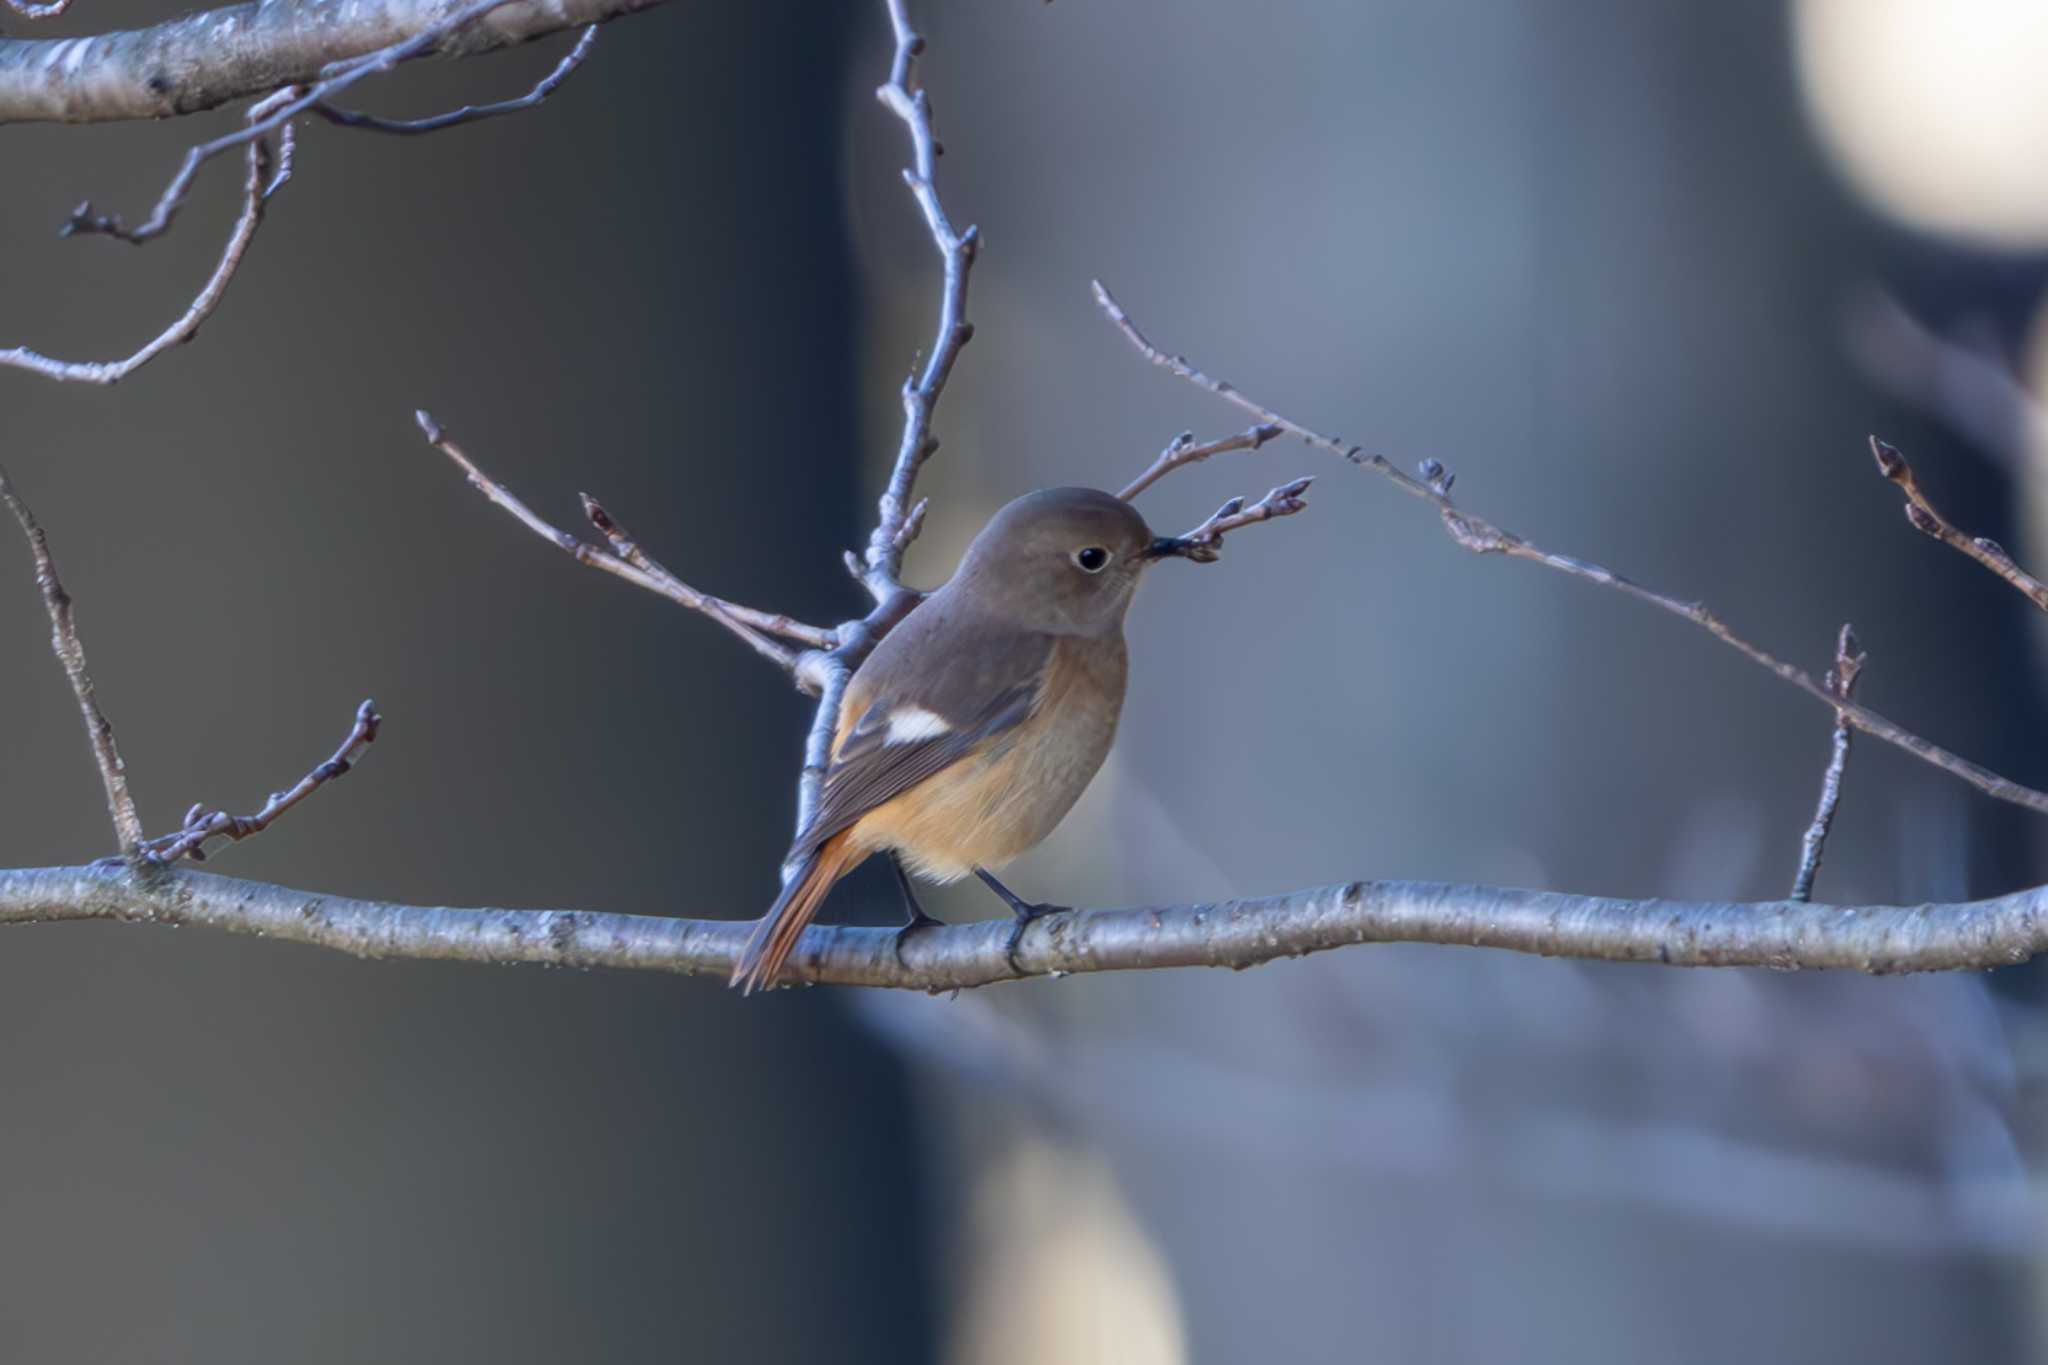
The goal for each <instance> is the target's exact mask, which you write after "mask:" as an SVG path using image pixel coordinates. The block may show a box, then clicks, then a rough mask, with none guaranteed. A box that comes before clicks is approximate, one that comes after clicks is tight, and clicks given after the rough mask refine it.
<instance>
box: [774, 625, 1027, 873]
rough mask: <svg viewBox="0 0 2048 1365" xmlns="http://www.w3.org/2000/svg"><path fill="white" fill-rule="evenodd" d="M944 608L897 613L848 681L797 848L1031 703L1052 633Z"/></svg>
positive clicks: (1008, 724) (963, 750)
mask: <svg viewBox="0 0 2048 1365" xmlns="http://www.w3.org/2000/svg"><path fill="white" fill-rule="evenodd" d="M947 606H948V603H947V601H946V599H945V598H944V596H943V594H941V595H936V596H934V597H932V598H931V599H929V600H927V601H926V602H925V603H924V604H923V605H921V606H919V607H918V609H917V610H916V611H914V612H912V613H911V614H910V615H909V616H907V617H905V618H904V620H903V623H902V624H901V625H899V626H897V627H896V629H895V630H893V631H891V632H889V634H888V636H887V637H886V638H884V639H883V641H882V643H881V644H880V645H879V646H877V648H876V649H875V652H874V653H873V654H871V655H869V656H868V660H867V662H866V663H864V664H862V665H861V667H860V669H859V671H858V672H856V673H855V674H854V676H853V680H852V681H851V682H850V683H849V684H848V685H847V689H846V701H845V704H844V705H843V706H842V708H841V710H840V719H839V737H838V740H837V741H836V742H835V744H834V745H833V751H832V765H831V767H830V768H828V769H827V770H826V772H825V785H824V790H823V791H822V792H821V793H820V795H819V799H818V813H817V816H816V817H815V818H814V819H813V820H812V821H811V824H810V826H809V828H807V829H805V831H804V833H803V836H802V837H801V838H799V839H798V840H797V845H796V849H795V850H794V851H795V852H799V853H802V852H807V851H809V850H811V849H815V848H817V847H818V846H819V845H821V844H823V843H824V842H825V841H826V840H827V839H830V838H831V837H832V836H833V835H835V834H838V833H839V832H840V831H842V830H844V829H846V828H848V827H849V826H851V825H852V824H853V823H854V822H855V821H857V820H859V819H860V818H861V816H863V815H865V814H867V813H868V812H869V811H871V810H873V809H874V808H875V807H877V806H879V805H882V804H883V803H885V802H888V801H892V800H894V799H895V798H896V797H898V796H901V795H902V794H903V793H904V792H906V791H909V790H910V789H911V788H912V787H914V786H916V785H917V784H918V783H920V782H922V781H924V780H925V779H926V778H928V777H930V776H932V775H933V774H934V773H937V772H940V771H942V770H944V769H945V768H948V767H951V766H952V765H953V764H955V763H957V762H959V761H960V760H961V759H963V758H965V757H967V756H969V755H970V754H974V753H977V752H979V751H981V750H982V749H984V748H985V747H987V746H988V745H990V744H992V743H996V742H998V741H999V739H1000V737H1001V736H1002V735H1003V733H1004V732H1005V731H1008V730H1011V729H1014V728H1015V727H1016V726H1017V725H1019V724H1021V723H1022V722H1023V721H1024V720H1025V718H1026V717H1028V716H1029V715H1030V714H1031V712H1032V710H1033V709H1034V708H1035V707H1036V706H1037V705H1038V697H1039V693H1040V691H1041V690H1042V688H1043V685H1044V681H1045V671H1046V665H1047V664H1048V663H1049V662H1050V660H1051V658H1052V645H1053V641H1052V637H1051V636H1049V635H1039V634H1034V633H1031V632H1027V631H1020V630H1017V629H1015V628H1002V627H997V626H994V625H991V624H988V623H985V622H981V621H973V620H961V619H959V617H957V616H956V615H955V614H954V613H952V612H950V611H949V610H947ZM921 618H922V619H921Z"/></svg>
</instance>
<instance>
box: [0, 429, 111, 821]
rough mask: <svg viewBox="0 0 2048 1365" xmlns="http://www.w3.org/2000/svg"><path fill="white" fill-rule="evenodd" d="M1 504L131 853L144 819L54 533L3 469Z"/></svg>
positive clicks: (0, 480)
mask: <svg viewBox="0 0 2048 1365" xmlns="http://www.w3.org/2000/svg"><path fill="white" fill-rule="evenodd" d="M0 503H5V504H6V505H7V510H8V511H10V512H12V513H14V519H15V520H16V521H18V522H20V523H21V533H22V534H23V535H25V536H27V537H28V548H29V553H30V554H32V555H34V556H35V561H36V586H37V587H38V588H41V589H42V591H43V606H44V608H45V609H46V610H47V611H48V612H49V613H50V648H51V650H52V651H54V652H55V654H56V655H57V662H58V663H60V664H62V665H64V676H65V677H67V678H69V679H70V680H71V695H72V696H74V697H76V698H77V699H78V714H79V715H80V717H82V718H83V719H84V721H85V736H86V738H87V739H88V740H89V741H90V742H91V744H92V757H93V762H94V763H95V764H97V765H98V766H99V770H100V785H101V786H102V787H104V788H105V789H106V793H107V813H108V814H109V815H110V816H112V817H113V821H114V838H115V839H116V841H117V842H118V843H119V844H120V848H121V854H122V856H123V857H132V856H134V854H135V851H136V848H137V847H138V846H139V845H140V844H141V842H142V819H141V817H140V816H138V815H136V813H135V798H134V797H133V796H131V795H129V793H128V770H127V765H125V764H123V763H122V762H121V751H120V750H119V749H118V748H116V747H115V746H114V727H113V726H112V725H110V724H108V722H107V717H106V713H105V712H103V711H101V710H100V703H99V695H98V693H97V692H96V691H95V690H94V688H93V685H92V672H91V670H90V669H88V668H87V667H86V664H85V645H84V644H83V643H82V642H81V641H80V640H79V638H78V622H77V621H76V620H75V619H73V616H72V611H71V594H70V593H68V592H66V591H64V582H63V580H62V579H60V578H58V577H57V562H56V560H54V559H52V558H51V557H50V538H49V537H48V536H47V535H45V534H44V532H43V527H42V523H41V522H38V521H37V520H36V514H35V513H34V512H31V511H30V510H29V507H28V504H27V503H25V502H23V501H22V500H21V495H20V494H18V493H16V492H15V491H14V484H13V482H12V481H11V480H9V479H8V477H7V471H6V470H5V469H0Z"/></svg>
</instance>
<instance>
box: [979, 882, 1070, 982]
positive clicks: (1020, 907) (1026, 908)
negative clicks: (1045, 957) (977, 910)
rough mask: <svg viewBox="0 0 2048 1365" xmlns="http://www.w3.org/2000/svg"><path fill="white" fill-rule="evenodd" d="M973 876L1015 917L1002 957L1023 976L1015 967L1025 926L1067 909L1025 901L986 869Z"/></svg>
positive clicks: (1021, 971) (1011, 968)
mask: <svg viewBox="0 0 2048 1365" xmlns="http://www.w3.org/2000/svg"><path fill="white" fill-rule="evenodd" d="M974 875H975V876H977V877H979V878H981V880H982V882H983V884H984V885H986V886H987V887H988V889H989V890H991V891H993V892H995V893H996V894H997V895H998V896H1001V897H1002V898H1003V904H1005V905H1007V906H1009V907H1010V913H1011V914H1012V915H1015V916H1016V917H1017V922H1016V923H1015V924H1013V925H1011V926H1010V938H1009V941H1008V942H1007V943H1005V944H1004V945H1003V956H1004V957H1006V958H1008V959H1009V961H1010V970H1011V971H1013V972H1015V973H1017V975H1019V976H1022V975H1024V969H1023V968H1022V967H1020V966H1018V965H1017V945H1018V944H1019V943H1022V942H1023V941H1024V929H1025V926H1026V925H1028V924H1030V923H1031V921H1033V920H1035V919H1042V918H1043V917H1045V916H1046V915H1056V914H1059V913H1060V912H1061V911H1063V910H1066V909H1068V908H1069V907H1068V906H1064V905H1041V904H1038V903H1036V902H1034V901H1027V900H1025V899H1024V898H1023V897H1022V896H1019V895H1018V894H1017V893H1016V892H1014V891H1012V890H1011V889H1010V888H1009V887H1007V886H1004V885H1003V884H1002V883H1001V882H999V881H997V880H996V879H995V874H994V873H992V872H990V871H989V870H988V869H987V868H982V867H977V868H975V869H974Z"/></svg>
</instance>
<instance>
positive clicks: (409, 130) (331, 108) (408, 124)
mask: <svg viewBox="0 0 2048 1365" xmlns="http://www.w3.org/2000/svg"><path fill="white" fill-rule="evenodd" d="M65 3H67V4H68V3H70V0H65ZM596 42H597V25H596V24H591V25H589V26H588V27H586V28H585V29H584V30H583V33H582V35H581V36H580V37H578V38H577V39H576V45H575V46H574V47H572V48H570V49H569V53H568V55H567V56H565V57H563V58H562V60H561V61H559V62H557V63H555V68H554V70H552V71H550V72H548V74H547V75H545V76H542V77H541V78H540V80H539V82H538V83H536V84H535V85H534V87H533V89H531V90H529V91H527V92H526V93H525V94H524V95H521V96H519V97H518V98H517V99H509V100H499V101H497V102H496V103H495V104H465V105H463V106H462V107H461V108H460V109H451V110H449V111H448V112H447V113H445V114H435V115H433V116H432V117H431V118H403V119H401V118H383V117H380V116H378V115H376V114H365V113H363V112H361V111H360V110H356V109H343V108H340V107H338V106H336V105H332V104H328V103H326V102H325V101H322V102H321V103H319V104H316V105H314V106H313V112H314V113H316V114H318V115H319V116H320V117H321V118H324V119H326V120H327V121H328V122H329V123H332V124H335V125H337V126H338V127H342V128H360V129H362V130H363V131H364V132H369V133H390V134H392V135H394V136H397V137H417V136H419V135H420V134H422V133H438V132H440V131H441V130H442V129H443V128H453V127H455V126H456V125H458V124H463V123H481V122H483V121H484V120H485V119H492V118H499V117H501V116H503V115H505V114H517V113H521V112H523V111H525V110H528V109H535V108H538V107H539V106H540V105H542V104H545V103H546V102H547V98H548V96H549V95H552V94H554V93H555V89H556V87H557V86H559V85H561V83H562V82H563V81H566V80H568V79H569V74H570V73H571V72H572V71H574V70H575V69H576V68H577V67H579V66H581V65H583V59H584V58H586V57H588V56H589V55H590V49H591V46H592V45H593V44H595V43H596Z"/></svg>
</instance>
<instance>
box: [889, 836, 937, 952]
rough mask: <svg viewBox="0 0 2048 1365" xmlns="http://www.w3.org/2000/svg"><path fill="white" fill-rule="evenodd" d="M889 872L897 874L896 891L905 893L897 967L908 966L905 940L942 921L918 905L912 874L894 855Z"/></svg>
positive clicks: (892, 854)
mask: <svg viewBox="0 0 2048 1365" xmlns="http://www.w3.org/2000/svg"><path fill="white" fill-rule="evenodd" d="M889 870H890V871H891V872H894V873H895V874H896V889H897V890H898V891H900V892H902V893H903V913H904V916H905V921H904V925H903V927H902V928H901V929H898V930H897V931H896V965H897V966H899V967H903V966H908V965H909V964H907V963H905V962H904V960H903V940H905V939H907V938H909V937H910V936H911V935H912V934H914V933H916V932H917V931H918V930H920V929H930V928H932V927H933V926H935V925H937V924H939V923H941V922H942V921H940V920H936V919H934V918H932V917H931V916H930V915H927V914H926V913H925V912H924V907H923V906H922V905H919V904H918V903H917V892H916V891H914V890H912V889H911V885H910V874H909V873H908V872H905V871H904V870H903V860H902V859H901V858H899V857H897V856H896V855H895V854H894V853H891V854H890V855H889Z"/></svg>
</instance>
